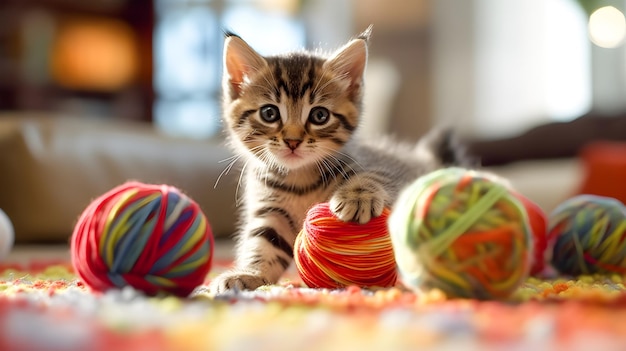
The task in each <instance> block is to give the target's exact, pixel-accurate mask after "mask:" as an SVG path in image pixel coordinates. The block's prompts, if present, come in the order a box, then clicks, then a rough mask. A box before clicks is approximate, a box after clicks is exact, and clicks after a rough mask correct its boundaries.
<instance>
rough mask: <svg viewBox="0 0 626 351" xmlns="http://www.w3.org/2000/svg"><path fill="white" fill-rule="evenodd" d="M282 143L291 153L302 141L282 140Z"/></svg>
mask: <svg viewBox="0 0 626 351" xmlns="http://www.w3.org/2000/svg"><path fill="white" fill-rule="evenodd" d="M284 141H285V144H287V146H289V148H290V149H291V151H293V150H295V149H297V148H298V145H300V144H301V143H302V140H300V139H284Z"/></svg>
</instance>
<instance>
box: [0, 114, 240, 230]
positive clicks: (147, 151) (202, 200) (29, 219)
mask: <svg viewBox="0 0 626 351" xmlns="http://www.w3.org/2000/svg"><path fill="white" fill-rule="evenodd" d="M228 157H230V152H229V151H228V150H226V149H225V148H224V147H222V146H221V141H219V140H213V141H200V140H190V139H181V138H175V137H171V136H166V135H163V134H161V133H159V132H158V131H156V130H155V129H154V128H153V127H152V126H151V125H150V124H147V123H139V122H129V121H120V120H103V119H90V118H72V117H61V116H52V115H50V114H15V113H5V114H0V208H2V209H3V210H4V211H5V212H6V213H7V215H8V216H9V218H10V219H11V221H12V222H13V225H14V227H15V232H16V242H53V241H65V242H67V240H68V238H69V236H70V234H71V232H72V230H73V226H74V223H75V221H76V220H77V218H78V216H79V215H80V213H81V212H82V211H83V209H84V208H85V207H86V206H87V205H88V204H89V202H90V201H91V200H92V199H94V198H95V197H97V196H98V195H100V194H102V193H104V192H106V191H107V190H109V189H111V188H112V187H114V186H116V185H119V184H121V183H123V182H125V181H127V180H138V181H142V182H147V183H158V184H170V185H173V186H176V187H178V188H179V189H181V190H182V191H183V192H185V193H186V194H187V195H188V196H190V197H191V198H193V199H194V200H195V201H196V202H198V204H199V205H200V207H201V208H202V209H203V211H204V212H205V213H206V215H207V217H208V219H209V222H210V223H211V227H212V228H213V231H214V233H215V235H216V236H227V235H230V234H231V233H232V232H233V231H234V226H235V221H236V219H235V187H236V182H237V175H236V174H230V175H227V176H225V177H222V179H221V180H220V183H219V185H218V186H217V187H216V188H214V184H215V182H216V180H217V178H218V176H219V174H220V173H221V172H222V170H223V169H224V168H225V166H226V164H224V163H222V162H220V161H222V160H225V159H227V158H228ZM234 173H236V172H234Z"/></svg>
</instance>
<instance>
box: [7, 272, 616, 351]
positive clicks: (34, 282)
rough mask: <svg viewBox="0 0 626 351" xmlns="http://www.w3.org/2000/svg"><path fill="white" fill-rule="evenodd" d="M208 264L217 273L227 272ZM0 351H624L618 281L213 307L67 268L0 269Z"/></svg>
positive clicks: (276, 294)
mask: <svg viewBox="0 0 626 351" xmlns="http://www.w3.org/2000/svg"><path fill="white" fill-rule="evenodd" d="M227 265H228V264H227V263H225V262H218V263H216V264H214V269H213V271H212V275H214V274H217V273H218V272H219V271H221V270H223V269H225V268H226V267H227ZM0 272H1V273H0V350H3V351H4V350H8V351H14V350H16V351H22V350H24V351H26V350H28V351H31V350H33V351H35V350H36V351H49V350H50V351H57V350H59V351H61V350H63V351H74V350H76V351H78V350H80V351H83V350H93V351H101V350H102V351H104V350H107V351H109V350H117V351H124V350H133V351H141V350H146V351H161V350H163V351H165V350H168V351H169V350H176V351H187V350H190V351H196V350H198V351H199V350H233V351H235V350H242V351H244V350H246V351H247V350H272V351H275V350H341V351H346V350H416V349H419V350H588V349H594V350H603V351H606V350H625V349H626V323H624V321H626V289H625V288H624V281H625V280H626V278H625V277H621V276H585V277H580V278H579V279H577V280H566V279H558V280H538V279H535V278H530V279H528V281H527V282H526V283H525V284H524V285H523V286H522V287H521V288H520V289H519V290H518V291H517V292H516V294H515V296H513V297H512V298H511V299H510V300H509V301H504V302H479V301H474V300H448V299H446V298H445V297H444V296H443V295H442V294H439V293H436V292H431V293H428V294H422V295H418V294H414V293H411V292H409V291H406V290H403V289H401V288H391V289H384V290H377V291H371V290H364V289H360V288H358V287H349V288H347V289H342V290H314V289H308V288H305V287H303V286H302V284H301V282H300V281H299V279H298V278H297V276H296V275H295V274H294V273H293V272H291V273H290V274H289V275H288V277H287V278H285V279H283V280H282V281H281V282H280V284H278V285H276V286H271V287H264V288H261V289H259V290H257V291H255V292H245V293H244V292H240V293H236V294H231V295H228V296H223V297H220V298H217V299H214V298H212V297H210V296H209V295H208V294H207V292H206V287H205V286H201V287H199V288H198V289H197V291H196V293H195V295H194V297H192V298H188V299H181V298H175V297H171V296H163V297H146V296H143V295H142V294H140V293H138V292H136V291H133V290H130V289H126V290H119V291H110V292H107V293H105V294H94V293H92V292H90V291H89V290H88V289H87V288H86V287H85V286H84V285H83V284H81V282H79V281H78V280H77V279H76V278H75V276H74V274H73V273H72V269H71V266H70V264H69V262H33V263H31V264H28V265H5V266H3V267H1V268H0Z"/></svg>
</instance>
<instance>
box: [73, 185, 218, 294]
mask: <svg viewBox="0 0 626 351" xmlns="http://www.w3.org/2000/svg"><path fill="white" fill-rule="evenodd" d="M213 244H214V242H213V233H212V231H211V227H210V225H209V222H208V220H207V218H206V216H205V215H204V213H203V212H202V211H201V209H200V207H199V206H198V204H197V203H196V202H194V201H193V200H192V199H190V198H189V197H187V196H186V195H185V194H183V193H182V192H181V191H180V190H179V189H177V188H175V187H172V186H168V185H152V184H143V183H140V182H127V183H125V184H122V185H120V186H118V187H115V188H113V189H111V190H110V191H108V192H106V193H105V194H103V195H101V196H100V197H98V198H96V199H95V200H94V201H92V203H91V204H90V205H89V206H88V207H87V208H86V209H85V210H84V211H83V213H82V214H81V216H80V218H79V219H78V222H77V223H76V226H75V228H74V232H73V234H72V239H71V248H70V249H71V255H72V256H71V257H72V265H73V267H74V270H75V272H76V274H77V275H78V276H79V278H80V279H81V280H82V281H83V282H84V283H85V284H86V285H87V286H89V287H90V288H91V289H93V290H95V291H106V290H109V289H114V288H123V287H126V286H131V287H133V288H135V289H137V290H140V291H143V292H144V293H146V294H148V295H156V294H158V293H162V292H164V293H170V294H173V295H177V296H183V297H184V296H188V295H189V294H190V293H191V292H192V291H193V290H194V289H195V288H196V287H197V286H199V285H201V284H202V283H203V282H204V280H205V278H206V276H207V274H208V273H209V270H210V268H211V263H212V258H213V249H214V245H213Z"/></svg>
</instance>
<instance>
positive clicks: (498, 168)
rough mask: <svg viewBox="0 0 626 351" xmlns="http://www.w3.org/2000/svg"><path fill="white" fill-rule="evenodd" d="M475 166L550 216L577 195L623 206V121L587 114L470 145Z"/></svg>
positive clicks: (625, 130) (625, 124)
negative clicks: (604, 198) (611, 200)
mask: <svg viewBox="0 0 626 351" xmlns="http://www.w3.org/2000/svg"><path fill="white" fill-rule="evenodd" d="M469 153H470V154H471V155H472V156H473V157H475V158H477V159H478V160H479V161H480V164H481V165H482V166H483V167H484V168H487V169H489V170H491V171H493V172H495V173H497V174H500V175H501V176H503V177H505V178H507V179H508V180H509V181H510V182H511V183H512V185H513V186H514V187H515V188H517V190H518V191H520V192H521V193H522V194H525V195H526V196H527V197H528V198H530V199H531V200H533V201H535V202H536V203H537V204H538V205H539V206H540V207H541V208H542V209H543V210H544V211H546V212H548V213H549V212H551V211H552V210H554V208H555V207H556V206H558V205H559V204H560V203H561V202H562V201H564V200H566V199H568V198H570V197H572V196H575V195H577V194H594V195H600V196H609V197H613V198H616V199H618V200H620V201H622V202H624V203H626V115H625V114H614V115H602V114H598V113H594V112H590V113H588V114H586V115H584V116H581V117H579V118H577V119H574V120H572V121H569V122H554V123H547V124H543V125H539V126H536V127H535V128H532V129H530V130H528V131H526V132H524V133H521V134H519V135H516V136H513V137H509V138H502V139H494V140H478V141H473V142H470V143H469Z"/></svg>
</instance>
